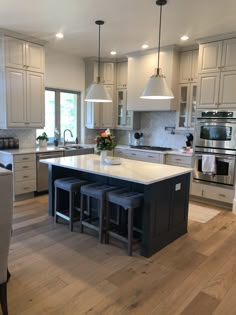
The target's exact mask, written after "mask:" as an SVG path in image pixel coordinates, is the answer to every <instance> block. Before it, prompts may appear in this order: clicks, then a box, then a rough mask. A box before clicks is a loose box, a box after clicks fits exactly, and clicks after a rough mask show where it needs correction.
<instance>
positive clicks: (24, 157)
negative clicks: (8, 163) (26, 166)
mask: <svg viewBox="0 0 236 315" xmlns="http://www.w3.org/2000/svg"><path fill="white" fill-rule="evenodd" d="M27 161H36V154H34V153H32V154H18V155H15V162H16V163H18V162H27Z"/></svg>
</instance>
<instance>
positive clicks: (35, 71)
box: [0, 36, 45, 129]
mask: <svg viewBox="0 0 236 315" xmlns="http://www.w3.org/2000/svg"><path fill="white" fill-rule="evenodd" d="M0 43H1V48H0V58H1V67H0V76H1V80H0V94H1V102H0V110H1V112H2V113H3V115H1V116H2V117H1V118H0V128H4V129H5V128H42V127H44V124H45V106H44V48H43V46H41V45H38V44H35V43H30V42H26V41H24V40H21V39H17V38H13V37H9V36H2V37H1V39H0Z"/></svg>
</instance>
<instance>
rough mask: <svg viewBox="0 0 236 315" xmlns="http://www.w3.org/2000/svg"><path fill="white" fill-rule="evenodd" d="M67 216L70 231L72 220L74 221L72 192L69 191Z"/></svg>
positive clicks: (71, 229)
mask: <svg viewBox="0 0 236 315" xmlns="http://www.w3.org/2000/svg"><path fill="white" fill-rule="evenodd" d="M69 218H70V221H69V223H70V231H71V232H73V222H74V193H73V192H71V191H70V193H69Z"/></svg>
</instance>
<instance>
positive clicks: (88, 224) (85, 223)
mask: <svg viewBox="0 0 236 315" xmlns="http://www.w3.org/2000/svg"><path fill="white" fill-rule="evenodd" d="M81 224H82V225H84V226H87V227H88V228H90V229H92V230H94V231H99V227H97V226H96V225H93V224H91V223H88V222H86V221H82V222H81Z"/></svg>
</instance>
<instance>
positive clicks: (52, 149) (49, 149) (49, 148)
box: [0, 144, 94, 155]
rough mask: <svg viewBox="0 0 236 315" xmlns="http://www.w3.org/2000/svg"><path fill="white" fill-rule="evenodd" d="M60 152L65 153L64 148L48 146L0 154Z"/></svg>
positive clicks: (86, 146) (4, 151) (87, 146)
mask: <svg viewBox="0 0 236 315" xmlns="http://www.w3.org/2000/svg"><path fill="white" fill-rule="evenodd" d="M69 146H75V144H69V145H68V147H69ZM76 146H83V147H84V149H88V148H94V144H76ZM60 151H65V149H64V148H62V147H60V146H58V147H55V146H50V145H48V146H47V147H46V148H39V147H35V148H22V149H11V150H10V149H6V150H0V152H1V153H6V154H12V155H17V154H30V153H46V152H60Z"/></svg>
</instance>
